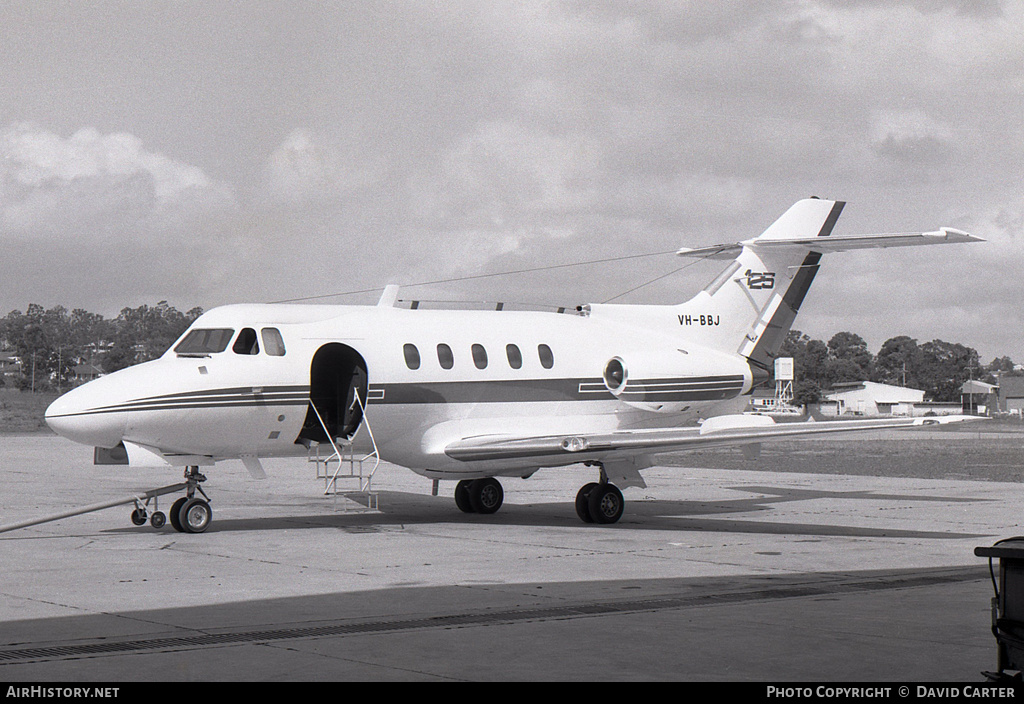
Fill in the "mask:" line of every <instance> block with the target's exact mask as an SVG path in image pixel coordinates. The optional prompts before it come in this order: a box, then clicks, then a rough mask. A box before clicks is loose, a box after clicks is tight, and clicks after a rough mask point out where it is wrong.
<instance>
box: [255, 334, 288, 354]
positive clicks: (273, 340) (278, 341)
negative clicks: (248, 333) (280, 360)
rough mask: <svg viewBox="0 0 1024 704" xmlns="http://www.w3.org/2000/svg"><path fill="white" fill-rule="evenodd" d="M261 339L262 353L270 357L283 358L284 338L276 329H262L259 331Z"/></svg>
mask: <svg viewBox="0 0 1024 704" xmlns="http://www.w3.org/2000/svg"><path fill="white" fill-rule="evenodd" d="M260 336H261V337H262V338H263V351H264V352H266V353H267V354H269V355H270V356H271V357H284V338H282V337H281V331H280V330H278V329H277V328H263V329H262V330H260Z"/></svg>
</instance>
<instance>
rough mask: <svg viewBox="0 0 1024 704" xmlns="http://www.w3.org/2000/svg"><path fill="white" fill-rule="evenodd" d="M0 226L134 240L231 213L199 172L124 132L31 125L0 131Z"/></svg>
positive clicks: (217, 188)
mask: <svg viewBox="0 0 1024 704" xmlns="http://www.w3.org/2000/svg"><path fill="white" fill-rule="evenodd" d="M0 184H2V187H0V222H2V226H3V229H4V232H5V233H6V234H7V235H16V236H20V237H29V238H38V237H46V238H52V237H71V238H79V237H89V236H90V234H94V233H96V232H101V233H102V234H104V235H105V236H108V237H111V236H113V237H114V238H115V239H116V238H117V237H118V235H120V236H121V237H124V238H129V237H132V238H134V237H136V236H137V235H138V234H139V230H140V229H141V230H143V231H163V230H167V229H170V228H175V227H180V226H184V225H187V224H188V223H190V222H192V221H194V220H195V219H196V218H198V217H201V216H204V215H208V214H210V213H211V212H217V211H221V210H230V209H233V208H234V197H233V195H232V191H231V189H230V188H229V187H228V186H227V185H225V184H223V183H218V182H215V181H213V180H211V179H210V178H208V177H207V176H206V175H205V174H204V173H203V171H202V170H201V169H199V168H197V167H195V166H190V165H188V164H183V163H181V162H177V161H174V160H173V159H170V158H168V157H166V156H164V155H162V154H159V153H155V152H151V151H147V150H146V149H145V148H144V147H143V145H142V142H141V140H139V139H138V138H137V137H134V136H133V135H130V134H125V133H115V134H106V135H104V134H101V133H100V132H99V131H98V130H96V129H94V128H91V127H90V128H83V129H80V130H78V131H77V132H75V133H74V134H72V135H71V136H70V137H67V138H62V137H61V136H59V135H57V134H54V133H53V132H50V131H48V130H45V129H43V128H40V127H37V126H34V125H31V124H26V123H22V124H17V125H13V126H11V127H8V128H7V129H6V130H4V131H3V132H0Z"/></svg>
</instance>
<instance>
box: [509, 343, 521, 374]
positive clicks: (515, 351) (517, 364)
mask: <svg viewBox="0 0 1024 704" xmlns="http://www.w3.org/2000/svg"><path fill="white" fill-rule="evenodd" d="M505 355H506V356H507V357H508V366H510V367H512V368H513V369H520V368H522V366H523V353H522V352H520V351H519V348H518V347H516V346H515V345H505Z"/></svg>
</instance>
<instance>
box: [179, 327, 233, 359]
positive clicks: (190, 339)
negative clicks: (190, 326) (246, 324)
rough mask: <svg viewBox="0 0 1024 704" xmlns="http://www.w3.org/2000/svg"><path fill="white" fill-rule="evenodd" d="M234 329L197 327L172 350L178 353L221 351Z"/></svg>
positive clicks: (211, 352) (225, 347)
mask: <svg viewBox="0 0 1024 704" xmlns="http://www.w3.org/2000/svg"><path fill="white" fill-rule="evenodd" d="M234 334H235V331H234V330H232V329H231V328H198V329H196V330H192V331H191V332H190V333H189V334H188V335H186V336H185V339H184V340H182V341H181V342H179V343H178V345H177V346H176V347H175V348H174V351H175V352H176V353H178V354H213V353H215V352H223V351H224V350H226V349H227V347H228V343H229V342H231V336H232V335H234Z"/></svg>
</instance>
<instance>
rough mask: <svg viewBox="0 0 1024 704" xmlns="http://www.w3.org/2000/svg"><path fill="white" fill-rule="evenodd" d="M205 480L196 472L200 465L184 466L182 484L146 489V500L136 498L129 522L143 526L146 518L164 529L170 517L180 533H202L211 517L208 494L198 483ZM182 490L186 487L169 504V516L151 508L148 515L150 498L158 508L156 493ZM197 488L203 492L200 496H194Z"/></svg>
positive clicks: (154, 525) (158, 494)
mask: <svg viewBox="0 0 1024 704" xmlns="http://www.w3.org/2000/svg"><path fill="white" fill-rule="evenodd" d="M205 481H206V477H205V476H204V475H202V474H200V473H199V467H187V468H186V469H185V483H184V484H175V485H173V486H169V487H166V488H165V489H163V490H156V491H155V492H148V494H149V495H148V496H147V497H146V500H145V502H143V501H141V500H140V499H135V510H134V511H132V515H131V519H132V523H133V524H135V525H137V526H143V525H145V524H146V519H147V518H148V519H149V523H150V525H152V526H153V527H154V528H158V529H159V528H163V527H164V525H165V524H166V523H167V520H168V518H170V521H171V526H172V527H173V528H174V530H176V531H178V532H179V533H202V532H204V531H205V530H206V529H207V528H209V527H210V521H212V520H213V509H211V508H210V503H209V502H210V497H209V496H207V495H206V492H205V491H203V488H202V487H201V486H199V484H200V483H201V482H205ZM182 489H184V490H185V496H182V497H181V498H180V499H178V500H177V501H175V502H174V503H173V504H171V510H170V511H168V514H169V515H165V514H164V513H163V512H162V511H159V510H156V511H154V512H153V515H152V516H149V515H148V509H149V501H150V499H153V507H154V508H159V506H158V504H157V501H156V499H157V497H158V496H160V495H161V494H163V493H168V494H169V493H174V492H177V491H181V490H182ZM196 491H198V492H199V493H200V494H202V496H203V498H202V499H200V498H198V497H196V495H195V494H196ZM204 499H205V500H204Z"/></svg>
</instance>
